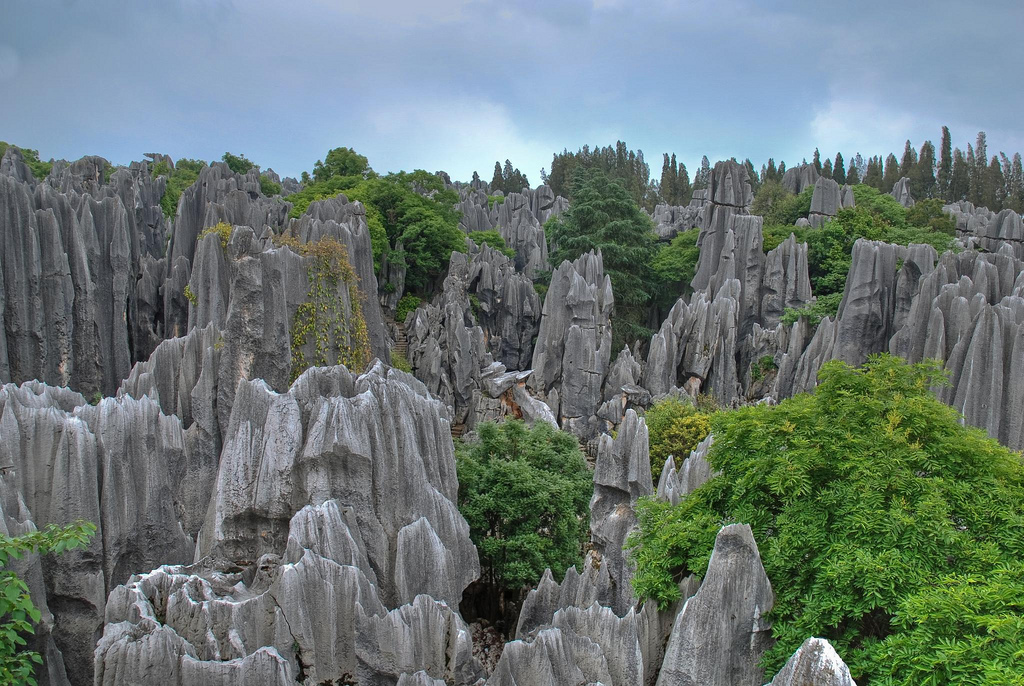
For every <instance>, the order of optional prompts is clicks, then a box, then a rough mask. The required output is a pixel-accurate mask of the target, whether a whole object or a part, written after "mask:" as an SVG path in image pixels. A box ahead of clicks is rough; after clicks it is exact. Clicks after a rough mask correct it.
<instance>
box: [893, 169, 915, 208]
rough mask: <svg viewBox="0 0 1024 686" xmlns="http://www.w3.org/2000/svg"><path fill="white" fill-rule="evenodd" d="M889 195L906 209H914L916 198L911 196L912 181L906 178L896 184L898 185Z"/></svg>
mask: <svg viewBox="0 0 1024 686" xmlns="http://www.w3.org/2000/svg"><path fill="white" fill-rule="evenodd" d="M889 195H891V196H892V197H894V198H896V200H897V201H898V202H899V204H901V205H903V206H904V207H913V206H914V204H915V200H914V196H912V195H911V194H910V179H908V178H907V177H906V176H904V177H903V178H901V179H900V180H899V181H897V182H896V185H895V186H893V187H892V190H891V191H889Z"/></svg>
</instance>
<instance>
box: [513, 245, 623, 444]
mask: <svg viewBox="0 0 1024 686" xmlns="http://www.w3.org/2000/svg"><path fill="white" fill-rule="evenodd" d="M613 307H614V297H613V295H612V283H611V279H610V278H609V277H608V276H607V275H606V274H605V273H604V264H603V261H602V257H601V253H600V251H598V252H597V253H596V254H595V253H594V252H589V253H587V254H585V255H581V256H580V257H579V259H577V260H576V261H575V262H569V261H568V260H567V261H565V262H563V263H562V264H561V265H559V267H558V268H557V269H556V270H555V271H554V273H553V274H552V275H551V285H550V286H549V288H548V292H547V295H546V296H545V298H544V309H543V313H542V316H541V323H540V331H539V333H538V336H537V345H536V346H535V347H534V350H533V365H532V366H533V375H532V376H531V377H530V381H529V386H530V387H531V388H532V389H533V390H534V391H535V392H536V393H537V394H538V395H539V396H540V397H541V399H542V400H544V401H545V402H547V404H548V405H549V406H550V407H551V409H552V410H553V411H554V413H555V415H556V416H557V417H558V421H559V423H560V425H561V426H562V428H563V429H565V430H567V431H571V432H573V433H574V434H576V435H577V436H580V437H584V438H590V437H592V436H595V435H596V434H597V433H599V432H600V425H599V423H598V421H597V420H596V412H597V409H598V407H599V406H600V405H601V402H602V387H603V385H604V380H605V377H606V376H607V374H608V371H609V363H610V361H611V359H610V358H611V347H612V346H611V343H612V330H611V312H612V308H613Z"/></svg>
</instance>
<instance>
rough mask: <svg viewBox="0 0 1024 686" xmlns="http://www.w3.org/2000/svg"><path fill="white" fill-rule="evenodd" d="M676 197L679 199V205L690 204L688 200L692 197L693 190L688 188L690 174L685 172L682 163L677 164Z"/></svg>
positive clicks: (684, 166)
mask: <svg viewBox="0 0 1024 686" xmlns="http://www.w3.org/2000/svg"><path fill="white" fill-rule="evenodd" d="M676 197H677V198H678V199H679V204H680V205H688V204H690V198H691V197H693V189H692V188H691V187H690V172H688V171H686V165H685V164H683V163H682V162H680V163H679V168H678V169H677V170H676Z"/></svg>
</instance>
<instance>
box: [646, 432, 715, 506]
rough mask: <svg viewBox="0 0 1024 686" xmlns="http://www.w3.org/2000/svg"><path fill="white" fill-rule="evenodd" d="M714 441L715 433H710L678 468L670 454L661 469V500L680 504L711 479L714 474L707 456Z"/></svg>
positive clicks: (659, 487)
mask: <svg viewBox="0 0 1024 686" xmlns="http://www.w3.org/2000/svg"><path fill="white" fill-rule="evenodd" d="M714 441H715V437H714V434H709V435H708V437H707V438H705V439H704V440H703V441H701V442H700V443H698V444H697V447H696V448H694V449H693V450H692V451H690V454H689V456H688V457H686V458H685V459H684V460H683V462H682V464H681V465H679V469H678V470H677V469H676V461H675V457H674V456H672V455H669V456H668V457H667V458H666V459H665V466H664V467H663V468H662V470H661V477H660V478H659V479H658V489H657V491H656V493H657V496H658V498H659V499H660V500H665V501H668V502H670V503H672V504H673V505H678V504H679V503H680V502H681V501H682V500H683V498H685V497H686V496H688V495H690V494H691V493H693V492H694V491H695V490H697V489H698V488H700V487H701V486H703V485H704V484H705V483H707V482H708V481H709V480H711V477H712V476H713V474H712V471H711V465H710V464H709V463H708V460H707V456H708V451H709V450H710V449H711V446H712V445H713V444H714Z"/></svg>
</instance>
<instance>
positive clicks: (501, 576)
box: [456, 420, 593, 591]
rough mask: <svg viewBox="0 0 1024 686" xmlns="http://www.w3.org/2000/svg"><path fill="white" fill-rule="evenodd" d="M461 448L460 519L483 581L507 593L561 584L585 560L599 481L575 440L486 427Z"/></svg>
mask: <svg viewBox="0 0 1024 686" xmlns="http://www.w3.org/2000/svg"><path fill="white" fill-rule="evenodd" d="M478 433H479V440H477V441H475V442H472V443H468V442H464V441H459V442H458V444H457V445H456V467H457V471H458V479H459V511H460V512H462V515H463V516H464V517H465V518H466V521H467V522H468V523H469V534H470V538H472V539H473V543H475V544H476V546H477V550H478V551H479V553H480V565H481V570H482V576H481V578H482V579H483V580H484V581H485V582H486V583H490V584H493V585H494V586H495V587H497V588H499V589H504V590H516V591H517V590H518V589H520V588H521V587H523V586H524V585H532V584H535V583H536V582H537V580H538V579H539V578H540V577H541V575H542V574H543V573H544V570H545V569H547V568H550V569H551V571H552V573H553V574H554V575H555V577H556V578H557V579H559V580H560V579H561V578H562V575H563V574H564V572H565V570H566V569H567V568H569V567H570V566H571V565H574V564H577V563H579V562H580V561H581V559H582V552H583V543H584V541H585V540H586V534H587V525H588V521H589V518H588V508H589V503H590V496H591V494H592V492H593V477H592V475H591V472H590V470H589V469H588V468H587V463H586V461H585V460H584V458H583V454H582V453H581V452H580V448H579V443H578V442H577V439H576V438H575V437H574V436H572V435H571V434H568V433H565V432H563V431H559V430H557V429H554V428H552V427H551V426H550V425H548V424H546V423H544V422H538V423H537V424H535V425H534V426H533V427H532V428H528V427H527V426H526V425H525V424H523V422H521V421H516V420H510V421H506V422H503V423H501V424H493V423H484V424H481V425H480V426H479V429H478Z"/></svg>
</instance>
